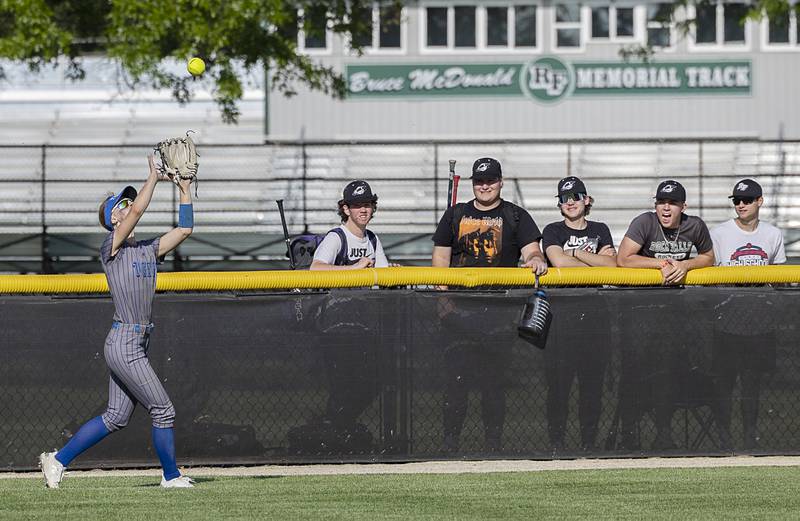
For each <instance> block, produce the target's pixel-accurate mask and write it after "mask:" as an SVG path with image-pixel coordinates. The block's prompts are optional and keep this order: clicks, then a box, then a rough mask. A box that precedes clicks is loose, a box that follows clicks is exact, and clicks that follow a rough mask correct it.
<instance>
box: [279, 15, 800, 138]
mask: <svg viewBox="0 0 800 521" xmlns="http://www.w3.org/2000/svg"><path fill="white" fill-rule="evenodd" d="M746 11H747V6H746V4H744V3H739V2H723V1H719V2H718V3H716V4H715V5H714V6H712V7H710V8H703V9H702V10H699V9H695V8H694V7H693V6H690V7H689V8H688V9H687V10H683V9H679V10H678V11H677V12H676V18H677V20H678V21H680V20H685V19H686V18H687V17H689V18H695V17H696V18H697V24H696V26H695V27H694V28H693V29H691V30H690V31H689V32H688V34H685V35H684V34H683V33H682V32H681V30H680V29H679V28H677V27H676V25H675V24H672V23H664V21H663V18H662V17H663V15H664V13H665V12H666V4H660V3H657V2H647V1H641V0H640V1H630V2H629V1H620V2H611V1H607V0H606V1H591V0H589V1H584V2H566V1H565V2H554V1H548V0H540V1H530V0H506V1H501V0H484V1H475V2H473V1H468V0H461V1H446V0H431V1H426V0H419V1H416V2H408V3H407V4H406V6H405V7H404V8H403V9H402V13H400V15H399V16H398V15H397V13H395V12H394V11H393V10H392V9H389V8H385V7H381V5H380V4H379V3H378V2H376V3H375V4H374V6H373V8H372V10H371V12H369V13H365V16H369V17H371V19H372V23H373V35H372V38H371V40H369V41H365V42H363V43H364V44H366V47H365V48H364V55H363V56H357V55H356V54H355V53H353V52H352V51H350V49H349V42H348V41H347V39H346V38H341V37H334V36H333V35H332V34H331V33H330V32H328V34H327V37H326V38H319V37H317V36H314V37H308V38H307V37H306V36H305V35H304V34H303V33H302V31H301V32H300V33H299V34H298V46H299V48H301V49H303V51H304V52H307V53H308V54H310V55H313V56H314V57H315V58H317V59H318V60H320V61H321V62H322V63H324V64H326V65H330V66H333V67H334V68H336V69H337V70H340V71H342V72H343V73H345V74H346V76H347V79H348V80H349V85H350V93H349V95H348V97H347V98H346V99H344V100H332V99H330V98H329V97H327V96H325V95H323V94H319V93H309V92H304V91H301V92H300V95H298V96H296V97H294V98H289V99H287V98H284V97H283V96H282V95H281V94H279V93H275V92H273V93H271V94H270V96H269V109H268V113H269V116H268V118H269V121H268V128H269V138H271V139H276V140H297V139H310V140H328V139H385V140H395V139H397V140H408V139H464V138H468V139H515V138H522V139H575V138H643V137H653V138H675V137H679V138H692V137H697V138H709V137H716V138H729V137H734V138H754V139H778V138H781V137H782V138H785V139H797V138H800V103H798V102H797V91H798V82H799V80H800V35H799V34H798V33H800V28H798V23H797V19H796V17H795V15H794V13H792V14H791V15H789V16H788V18H787V19H786V20H782V21H781V23H779V22H778V21H776V20H768V19H766V18H765V19H764V20H762V21H760V22H758V21H747V22H746V23H745V24H744V25H741V24H740V23H739V20H740V18H741V17H742V15H743V14H744V13H745V12H746ZM645 44H650V45H651V46H652V47H653V49H654V50H655V53H654V55H653V56H652V58H651V59H650V61H649V63H643V62H642V61H641V60H640V59H636V58H633V59H630V60H629V61H627V62H626V61H625V60H623V59H622V58H621V56H620V51H621V50H622V49H626V48H627V49H630V48H632V47H635V46H641V45H645Z"/></svg>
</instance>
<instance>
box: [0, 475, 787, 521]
mask: <svg viewBox="0 0 800 521" xmlns="http://www.w3.org/2000/svg"><path fill="white" fill-rule="evenodd" d="M798 478H800V471H798V469H797V468H793V467H748V468H713V469H635V470H596V471H574V470H570V471H547V472H525V473H521V472H520V473H493V474H491V473H490V474H411V475H343V476H304V477H242V478H233V477H203V476H199V477H198V478H197V481H198V484H197V486H196V488H195V489H193V490H164V489H161V488H160V487H158V486H157V484H158V483H157V481H158V479H157V478H155V477H102V478H94V477H91V478H89V477H72V478H70V477H68V478H67V479H66V480H65V481H64V482H63V483H62V488H61V489H59V490H47V489H45V488H44V485H43V482H42V481H41V480H39V479H27V478H25V479H0V519H15V520H16V519H51V520H52V519H81V520H85V519H103V520H107V519H125V520H126V521H132V520H136V519H147V520H151V521H155V520H161V519H174V520H178V519H185V520H192V521H197V520H204V519H214V520H218V519H347V520H353V519H369V520H372V519H426V520H439V519H543V518H550V519H577V518H581V519H681V520H685V521H689V520H698V519H756V518H757V519H797V518H798V517H800V479H798Z"/></svg>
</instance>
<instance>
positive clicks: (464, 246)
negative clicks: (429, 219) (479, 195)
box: [433, 200, 542, 268]
mask: <svg viewBox="0 0 800 521" xmlns="http://www.w3.org/2000/svg"><path fill="white" fill-rule="evenodd" d="M458 206H460V207H461V208H462V209H463V213H462V217H461V219H460V221H459V222H458V223H457V224H456V226H453V224H454V223H453V213H454V211H455V208H456V207H455V206H454V207H451V208H448V209H447V210H446V211H445V212H444V215H443V216H442V218H441V220H440V221H439V225H438V226H437V227H436V233H434V234H433V243H434V244H435V245H436V246H446V247H450V248H452V249H453V250H452V254H451V257H450V266H453V267H459V268H485V267H493V268H496V267H507V268H510V267H515V266H517V265H519V256H520V251H521V249H522V247H523V246H527V245H528V244H530V243H532V242H536V241H538V240H539V239H540V238H541V237H542V234H541V232H540V231H539V227H538V226H536V223H535V222H534V221H533V218H532V217H531V215H530V214H529V213H528V212H527V211H526V210H525V209H523V208H520V207H519V206H517V205H515V204H513V203H509V202H508V201H503V202H502V204H500V205H499V206H498V207H497V208H493V209H491V210H488V211H481V210H478V209H477V208H475V204H474V200H473V201H470V202H468V203H465V204H463V205H458ZM504 206H505V209H504V208H503V207H504ZM460 212H461V210H460ZM511 216H516V217H517V218H518V219H519V220H518V222H517V224H516V226H515V225H514V224H513V223H508V222H505V221H506V220H508V219H510V218H512V217H511ZM454 230H455V231H456V233H455V234H454V233H453V231H454ZM512 230H515V231H516V233H513V234H512Z"/></svg>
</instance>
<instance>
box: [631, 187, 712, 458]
mask: <svg viewBox="0 0 800 521" xmlns="http://www.w3.org/2000/svg"><path fill="white" fill-rule="evenodd" d="M686 207H687V205H686V190H685V189H684V187H683V186H682V185H681V184H680V183H679V182H677V181H674V180H667V181H663V182H661V183H660V184H659V185H658V188H657V190H656V195H655V211H654V212H645V213H643V214H641V215H639V216H638V217H636V218H635V219H634V220H633V221H632V222H631V224H630V226H629V227H628V231H627V232H626V233H625V237H624V238H623V239H622V242H621V243H620V246H619V253H618V254H617V264H618V265H619V266H621V267H625V268H652V269H657V270H660V271H661V276H662V278H663V283H664V284H665V285H675V284H680V283H681V282H682V281H683V280H684V278H685V277H686V274H687V273H688V272H689V271H690V270H693V269H697V268H704V267H707V266H712V265H713V264H714V249H713V244H712V242H711V235H710V234H709V231H708V227H707V226H706V224H705V222H703V220H702V219H700V218H699V217H696V216H693V215H686V214H685V213H684V212H685V210H686ZM692 249H696V250H697V256H696V257H693V258H692V257H691V252H692ZM637 323H638V325H639V328H625V330H624V332H623V337H624V338H623V342H622V372H621V376H620V391H619V393H620V397H619V400H620V401H619V405H618V407H619V411H620V417H621V420H622V443H623V448H627V449H637V448H638V447H639V443H640V436H639V420H640V418H641V417H642V416H643V415H644V414H646V413H647V412H648V411H650V410H652V411H653V412H654V423H655V428H656V437H655V440H654V441H653V445H652V448H653V449H656V450H659V449H661V450H663V449H671V448H674V446H675V445H674V443H673V441H672V432H671V431H672V415H673V412H674V410H675V408H676V404H677V403H679V402H680V401H681V400H680V398H681V396H683V395H684V394H685V391H686V389H684V388H683V386H684V384H685V383H686V382H688V381H689V380H688V379H689V377H690V374H689V371H690V367H689V365H690V364H689V352H688V351H689V345H688V344H687V341H688V342H691V341H692V340H693V335H691V334H689V331H687V329H686V327H685V322H684V321H679V320H677V319H676V317H675V314H674V313H671V312H670V310H668V309H665V308H664V307H663V305H660V304H659V303H658V302H655V303H653V304H652V305H651V306H649V307H646V308H645V307H642V308H640V309H639V310H638V311H637Z"/></svg>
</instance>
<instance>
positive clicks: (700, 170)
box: [697, 140, 705, 219]
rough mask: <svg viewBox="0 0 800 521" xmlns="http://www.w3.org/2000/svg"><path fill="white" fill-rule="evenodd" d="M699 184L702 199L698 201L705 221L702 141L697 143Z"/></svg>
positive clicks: (701, 215) (699, 209)
mask: <svg viewBox="0 0 800 521" xmlns="http://www.w3.org/2000/svg"><path fill="white" fill-rule="evenodd" d="M697 183H698V185H699V188H700V198H699V201H698V206H697V208H698V211H699V212H700V218H701V219H704V218H705V215H703V214H704V212H703V141H702V140H700V141H698V142H697Z"/></svg>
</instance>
